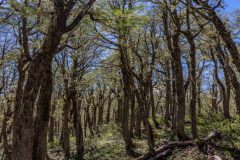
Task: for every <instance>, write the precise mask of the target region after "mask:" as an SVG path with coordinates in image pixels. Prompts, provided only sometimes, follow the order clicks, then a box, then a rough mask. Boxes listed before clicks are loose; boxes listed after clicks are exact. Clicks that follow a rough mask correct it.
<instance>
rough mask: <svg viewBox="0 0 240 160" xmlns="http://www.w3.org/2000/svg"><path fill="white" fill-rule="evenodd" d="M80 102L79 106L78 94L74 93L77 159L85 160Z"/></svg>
mask: <svg viewBox="0 0 240 160" xmlns="http://www.w3.org/2000/svg"><path fill="white" fill-rule="evenodd" d="M81 103H82V102H81V101H79V102H78V104H77V98H76V92H74V94H73V97H72V107H73V126H74V130H75V137H76V149H77V155H76V157H75V159H76V160H83V156H84V142H83V130H82V123H81V114H80V112H81V105H82V104H81Z"/></svg>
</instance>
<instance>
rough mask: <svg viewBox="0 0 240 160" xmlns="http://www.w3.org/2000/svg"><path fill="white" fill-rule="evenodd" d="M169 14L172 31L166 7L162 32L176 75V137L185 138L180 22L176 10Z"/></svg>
mask: <svg viewBox="0 0 240 160" xmlns="http://www.w3.org/2000/svg"><path fill="white" fill-rule="evenodd" d="M170 14H171V16H172V17H173V18H174V20H175V26H176V27H175V28H174V33H172V34H170V31H169V21H168V20H169V19H168V13H167V9H165V10H164V11H163V23H164V34H165V36H166V39H167V45H168V50H169V51H170V53H171V56H172V58H173V73H174V75H175V77H176V82H175V84H176V97H177V104H178V105H177V108H176V134H177V137H178V138H179V139H180V140H182V139H185V138H186V135H185V131H184V121H185V89H184V79H183V69H182V61H181V48H180V46H179V45H180V31H181V23H180V19H179V17H178V13H177V10H176V9H175V10H174V11H172V12H171V13H170Z"/></svg>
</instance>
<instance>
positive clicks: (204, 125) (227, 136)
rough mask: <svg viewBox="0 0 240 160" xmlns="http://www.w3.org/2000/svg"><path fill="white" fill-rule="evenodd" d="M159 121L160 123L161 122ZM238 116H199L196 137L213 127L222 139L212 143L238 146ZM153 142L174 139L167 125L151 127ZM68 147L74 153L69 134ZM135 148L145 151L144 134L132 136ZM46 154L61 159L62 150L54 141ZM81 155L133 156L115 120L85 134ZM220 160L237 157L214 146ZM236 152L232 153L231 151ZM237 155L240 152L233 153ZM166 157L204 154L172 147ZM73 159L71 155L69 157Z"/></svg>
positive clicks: (127, 159)
mask: <svg viewBox="0 0 240 160" xmlns="http://www.w3.org/2000/svg"><path fill="white" fill-rule="evenodd" d="M160 124H163V123H162V122H161V123H160ZM239 124H240V119H231V120H223V119H222V118H220V117H213V116H208V117H201V118H200V119H199V120H198V131H199V135H200V137H204V136H206V135H207V134H208V133H209V132H211V131H213V130H219V131H220V132H221V135H222V136H221V137H222V139H221V140H219V141H217V142H216V144H217V145H220V146H225V147H226V146H227V147H230V148H236V149H240V125H239ZM154 131H155V141H156V146H157V147H159V146H162V145H163V144H164V143H166V142H172V141H176V140H175V139H173V138H172V137H173V135H172V131H171V130H170V129H169V128H164V127H161V129H156V128H155V129H154ZM186 132H187V133H189V134H190V125H189V126H187V127H186ZM71 142H72V143H71V147H72V152H73V154H74V139H73V138H71ZM134 144H135V151H136V153H139V154H140V155H142V154H146V153H147V142H146V140H145V137H144V135H143V136H142V139H134ZM49 147H50V149H49V151H50V157H51V158H52V159H54V160H63V152H62V150H61V149H60V148H61V147H60V146H59V145H58V143H57V142H56V143H55V144H52V145H50V146H49ZM85 150H86V151H85V159H86V160H133V159H134V158H133V157H131V156H129V155H127V154H126V152H125V149H124V142H123V138H122V136H121V131H120V128H119V127H118V126H117V125H115V124H108V125H103V126H102V127H99V130H98V134H96V135H94V136H93V137H88V138H86V140H85ZM214 154H215V155H218V156H219V157H221V158H222V160H235V159H236V160H237V158H234V155H231V153H230V152H228V151H226V150H221V151H220V150H215V151H214ZM235 156H236V155H235ZM237 156H240V155H237ZM167 159H168V160H205V159H207V156H206V155H205V154H203V153H201V152H200V151H199V150H198V148H197V147H188V148H185V149H175V150H174V151H173V152H172V153H171V155H170V156H168V158H167ZM73 160H74V158H73Z"/></svg>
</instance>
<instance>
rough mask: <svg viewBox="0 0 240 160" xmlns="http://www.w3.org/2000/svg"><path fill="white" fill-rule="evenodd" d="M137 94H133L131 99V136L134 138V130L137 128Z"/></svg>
mask: <svg viewBox="0 0 240 160" xmlns="http://www.w3.org/2000/svg"><path fill="white" fill-rule="evenodd" d="M135 99H136V96H135V92H133V93H132V99H131V108H130V109H131V114H130V129H129V130H130V135H131V137H133V135H134V128H135Z"/></svg>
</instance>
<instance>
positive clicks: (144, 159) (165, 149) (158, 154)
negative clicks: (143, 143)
mask: <svg viewBox="0 0 240 160" xmlns="http://www.w3.org/2000/svg"><path fill="white" fill-rule="evenodd" d="M219 138H220V132H218V131H213V132H211V133H209V134H208V135H207V136H206V137H205V138H203V139H200V140H191V141H179V142H172V143H169V144H167V145H163V146H161V147H160V148H158V149H157V150H155V151H154V152H152V153H148V154H146V155H142V156H140V157H138V158H136V159H135V160H148V159H160V158H162V157H163V156H165V155H166V154H169V152H171V151H172V150H173V149H175V148H186V147H189V146H198V147H199V148H201V150H203V149H204V148H205V145H206V144H207V143H208V142H210V141H211V140H213V139H219Z"/></svg>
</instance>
